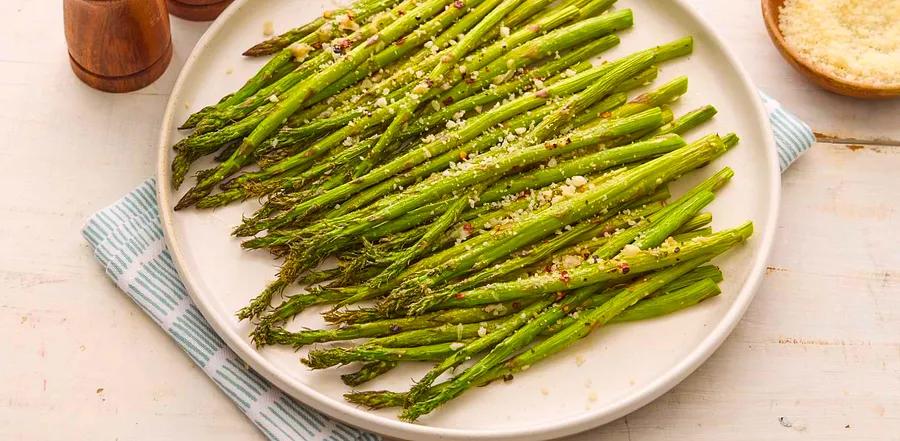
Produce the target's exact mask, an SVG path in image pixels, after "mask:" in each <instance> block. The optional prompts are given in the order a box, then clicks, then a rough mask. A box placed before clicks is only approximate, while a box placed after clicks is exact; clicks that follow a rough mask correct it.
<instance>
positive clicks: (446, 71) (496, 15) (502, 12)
mask: <svg viewBox="0 0 900 441" xmlns="http://www.w3.org/2000/svg"><path fill="white" fill-rule="evenodd" d="M504 5H508V7H506V8H504V7H503V6H504ZM515 6H516V3H514V2H513V1H512V0H508V1H505V2H504V3H503V4H501V6H500V7H498V8H496V9H495V10H493V11H491V13H490V14H488V15H487V16H486V17H485V19H484V20H482V21H481V22H480V23H478V25H476V26H475V27H474V28H472V30H470V31H469V32H468V33H466V34H465V36H463V38H461V39H459V41H458V43H457V44H455V45H454V46H453V47H451V48H449V49H448V50H447V51H445V53H444V54H443V55H442V56H441V59H440V63H439V64H438V65H437V66H435V67H434V69H432V71H431V72H430V73H429V74H428V76H427V77H426V78H424V79H423V80H422V81H420V82H419V83H418V84H417V85H416V86H415V87H414V88H413V89H412V93H411V94H409V95H407V97H406V98H405V99H404V101H403V103H401V104H400V105H399V107H400V110H399V112H398V113H397V115H396V116H394V118H393V120H392V121H391V123H390V125H389V126H388V128H387V130H386V131H385V132H384V134H383V135H382V137H381V138H380V139H379V140H378V143H376V144H375V147H374V148H373V149H372V151H371V152H370V154H369V156H368V157H367V158H366V159H365V160H363V161H362V162H361V163H360V164H359V165H357V167H356V170H355V172H354V176H362V175H364V174H365V173H367V172H368V171H369V170H371V169H372V167H373V166H374V165H375V164H376V163H378V162H382V159H383V158H382V152H383V151H384V149H385V147H386V146H387V145H389V144H390V143H392V142H393V141H394V139H395V138H396V136H397V135H398V134H399V133H400V131H401V130H402V128H403V127H404V126H405V125H406V123H407V121H409V119H410V118H411V117H412V115H413V113H414V112H415V111H416V109H417V108H418V106H419V105H420V103H421V102H422V101H423V100H427V99H428V98H429V97H432V96H435V95H437V94H438V93H439V90H435V89H433V86H434V85H436V84H441V83H444V84H452V83H454V82H457V81H459V80H460V79H461V78H462V77H463V76H464V75H465V74H466V72H468V71H469V69H472V71H476V70H478V69H481V68H483V67H485V66H486V65H487V64H488V63H489V62H490V61H491V60H495V59H497V58H498V57H500V56H501V55H502V54H504V53H505V52H507V49H508V48H512V47H516V46H518V45H519V44H520V43H521V42H523V41H527V40H529V39H531V38H534V36H536V35H538V33H539V32H541V31H542V30H545V29H552V28H553V27H555V26H557V25H559V24H562V23H564V22H566V21H568V20H569V19H571V18H574V17H576V16H577V15H578V9H577V8H575V7H571V6H570V7H564V8H561V9H559V10H558V11H553V12H552V13H550V14H548V15H546V16H544V17H542V18H541V19H539V20H537V21H536V22H535V23H533V24H532V25H531V26H527V27H526V28H525V29H522V30H520V31H518V32H516V33H514V34H512V35H510V36H508V37H506V38H504V39H502V40H501V41H498V42H497V43H495V44H493V45H491V46H489V47H487V48H485V49H484V50H482V51H480V52H479V53H478V54H475V55H474V56H473V57H472V60H471V61H468V60H467V61H466V62H465V63H464V64H462V65H461V66H460V67H459V68H458V70H457V71H456V72H453V71H451V69H453V68H455V67H456V63H458V62H460V61H462V60H463V57H465V55H466V54H467V53H468V52H469V51H471V50H472V49H473V48H474V47H475V46H476V45H477V44H479V43H480V42H481V39H482V38H483V37H484V36H485V34H486V33H488V31H489V30H491V29H493V28H494V27H495V26H496V25H497V24H498V23H499V22H500V20H502V19H503V17H505V16H506V15H507V14H508V13H509V12H510V11H511V10H512V8H514V7H515ZM626 15H628V17H630V11H628V13H627V14H626ZM587 22H588V21H587V20H585V21H584V22H582V23H579V24H586V23H587ZM629 25H630V20H629ZM585 27H586V26H585ZM571 33H573V31H572V27H569V28H566V29H563V30H562V32H558V33H554V34H553V38H559V36H560V35H564V34H571ZM548 37H549V36H548ZM544 44H545V43H544V42H543V41H538V42H536V43H535V45H534V47H535V51H536V52H537V53H539V51H540V49H541V48H542V47H543V45H544ZM520 52H521V50H514V51H512V52H510V53H509V56H508V57H504V58H505V59H506V61H507V64H510V63H509V62H510V61H512V63H511V64H512V65H515V63H516V60H517V59H518V58H519V57H518V54H519V53H520ZM485 70H486V71H487V72H488V73H491V72H492V71H491V69H489V68H488V69H485ZM479 73H481V72H479ZM447 75H450V80H449V82H448V81H447V78H445V77H446V76H447Z"/></svg>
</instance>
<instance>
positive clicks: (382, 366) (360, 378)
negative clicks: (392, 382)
mask: <svg viewBox="0 0 900 441" xmlns="http://www.w3.org/2000/svg"><path fill="white" fill-rule="evenodd" d="M397 364H398V363H397V362H396V361H372V362H369V363H366V364H365V365H363V367H361V368H359V370H358V371H356V372H353V373H350V374H344V375H341V381H343V382H344V384H346V385H347V386H351V387H353V386H359V385H360V384H363V383H365V382H367V381H371V380H372V379H373V378H375V377H377V376H379V375H382V374H384V373H386V372H388V371H390V370H391V369H393V368H395V367H397Z"/></svg>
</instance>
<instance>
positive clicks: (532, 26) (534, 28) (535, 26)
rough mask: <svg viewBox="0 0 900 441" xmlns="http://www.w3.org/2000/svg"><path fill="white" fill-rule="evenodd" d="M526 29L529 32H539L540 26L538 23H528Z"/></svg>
mask: <svg viewBox="0 0 900 441" xmlns="http://www.w3.org/2000/svg"><path fill="white" fill-rule="evenodd" d="M528 30H529V31H531V32H541V26H540V25H538V24H530V25H528Z"/></svg>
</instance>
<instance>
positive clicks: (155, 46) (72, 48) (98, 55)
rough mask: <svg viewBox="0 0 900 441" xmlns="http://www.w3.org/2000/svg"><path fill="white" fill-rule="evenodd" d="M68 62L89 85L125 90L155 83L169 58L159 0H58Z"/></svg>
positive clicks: (167, 32)
mask: <svg viewBox="0 0 900 441" xmlns="http://www.w3.org/2000/svg"><path fill="white" fill-rule="evenodd" d="M63 14H64V17H65V34H66V41H67V43H68V49H69V62H70V64H71V66H72V70H73V71H74V72H75V75H77V76H78V78H80V79H81V80H82V81H84V82H85V83H87V84H88V85H90V86H91V87H93V88H95V89H100V90H103V91H106V92H131V91H134V90H138V89H141V88H143V87H145V86H147V85H148V84H150V83H152V82H153V81H155V80H156V79H157V78H159V77H160V75H162V74H163V72H165V70H166V68H167V67H168V66H169V61H170V60H171V59H172V39H171V34H170V27H169V15H168V13H167V12H166V4H165V2H164V1H163V0H118V1H100V2H98V1H92V0H64V1H63Z"/></svg>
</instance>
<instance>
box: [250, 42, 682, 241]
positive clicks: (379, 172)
mask: <svg viewBox="0 0 900 441" xmlns="http://www.w3.org/2000/svg"><path fill="white" fill-rule="evenodd" d="M690 45H691V41H690V40H689V39H681V40H677V41H675V42H672V43H670V44H668V45H665V46H664V47H663V49H649V50H647V51H643V52H641V53H638V54H636V55H633V56H630V57H625V58H623V59H620V60H618V61H616V62H612V63H607V64H605V65H603V66H600V67H597V68H594V69H591V70H588V71H585V72H583V73H581V74H578V75H576V76H574V77H572V78H567V79H566V80H564V81H560V82H559V83H556V84H553V85H551V86H549V87H547V88H546V89H542V90H540V91H537V92H529V93H526V94H524V95H523V96H522V97H520V98H517V99H515V100H513V101H510V102H508V103H505V104H504V105H501V106H499V107H498V108H495V109H492V110H491V111H488V112H484V113H482V114H479V115H477V116H474V117H472V118H469V119H468V120H467V121H466V124H464V125H463V126H462V127H458V128H456V129H454V130H452V131H450V132H449V133H447V134H446V136H445V137H442V138H440V139H437V140H435V141H433V142H430V143H426V144H424V145H422V146H420V147H418V148H416V149H414V150H411V151H410V152H408V153H406V154H404V155H402V156H400V157H398V158H397V159H395V160H393V161H391V162H389V163H387V164H385V165H382V166H380V167H378V168H376V169H374V170H372V171H371V172H370V173H368V174H366V175H365V176H361V177H358V178H356V179H354V180H352V181H350V182H348V183H346V184H344V185H341V186H339V187H337V188H334V189H331V190H329V191H327V192H326V193H324V194H322V195H321V196H318V197H316V198H313V199H311V200H309V201H307V202H306V203H303V204H300V205H297V206H296V207H294V208H293V209H292V210H290V211H288V212H286V213H284V214H283V215H281V216H279V217H277V218H273V219H271V220H269V221H267V222H260V223H258V224H256V225H245V226H242V227H241V228H239V229H238V230H236V232H235V233H236V234H238V235H248V234H255V233H257V232H259V231H262V230H264V229H268V228H275V227H278V226H281V225H284V224H286V223H288V222H291V221H293V220H294V219H296V218H298V217H302V216H304V215H306V214H308V213H310V212H313V211H316V210H318V209H321V208H322V207H326V206H333V205H334V204H335V203H338V202H341V201H342V200H344V199H346V198H347V197H350V196H352V195H353V194H355V193H357V192H359V191H361V190H363V189H365V188H368V187H370V186H372V185H375V184H378V183H379V182H381V181H384V180H386V179H389V178H391V177H392V176H394V175H396V174H398V173H400V172H403V171H404V170H408V169H410V168H412V167H414V166H416V165H418V164H421V163H423V162H425V161H426V160H428V159H429V158H431V157H432V156H436V155H440V154H443V153H445V152H448V151H451V150H452V149H453V148H455V147H458V146H460V145H462V144H464V143H465V142H468V141H470V140H472V139H474V138H476V137H477V136H478V135H480V134H481V133H482V132H484V130H486V129H487V128H490V127H492V126H494V125H496V124H498V123H501V122H503V121H506V120H508V119H510V118H512V117H514V116H516V115H519V114H521V113H524V112H526V111H528V110H531V109H534V108H536V107H538V106H540V105H542V104H544V103H545V102H546V101H547V100H548V99H549V98H551V97H555V96H564V95H567V94H570V93H574V92H577V91H579V90H581V89H583V88H585V87H587V86H588V85H590V84H592V83H594V82H595V81H597V79H598V78H601V77H603V76H605V75H606V74H607V73H608V72H610V71H611V70H612V69H613V68H615V67H619V66H621V65H622V64H624V63H626V62H629V61H630V62H633V61H634V59H635V57H639V56H642V55H643V54H646V53H649V54H653V55H654V56H671V54H680V53H683V52H685V51H689V50H690ZM376 113H377V112H376ZM386 113H387V112H386ZM340 136H341V139H343V136H344V135H340ZM329 138H330V136H329ZM308 160H309V158H307V157H302V158H301V157H297V158H289V159H288V160H285V161H283V162H282V164H281V165H280V166H278V167H270V168H269V169H268V170H266V171H265V174H264V175H263V177H265V176H266V175H274V174H277V173H281V172H283V171H285V170H288V169H290V168H293V167H295V166H296V165H298V164H302V163H305V162H307V161H308Z"/></svg>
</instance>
